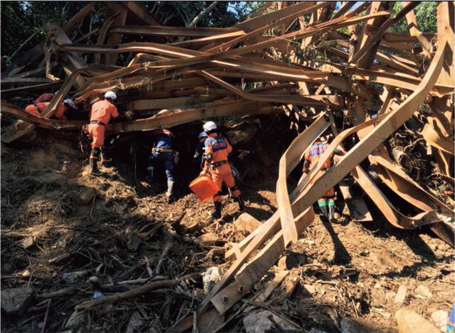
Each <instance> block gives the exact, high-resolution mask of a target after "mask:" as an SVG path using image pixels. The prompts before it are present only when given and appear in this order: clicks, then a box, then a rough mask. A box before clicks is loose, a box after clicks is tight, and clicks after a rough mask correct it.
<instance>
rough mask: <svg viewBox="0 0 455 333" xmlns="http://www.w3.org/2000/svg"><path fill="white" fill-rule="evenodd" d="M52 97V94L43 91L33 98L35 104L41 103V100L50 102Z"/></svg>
mask: <svg viewBox="0 0 455 333" xmlns="http://www.w3.org/2000/svg"><path fill="white" fill-rule="evenodd" d="M52 98H54V94H50V93H44V94H42V95H41V96H40V97H38V98H37V99H35V104H38V103H42V102H50V101H52Z"/></svg>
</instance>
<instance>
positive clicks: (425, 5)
mask: <svg viewBox="0 0 455 333" xmlns="http://www.w3.org/2000/svg"><path fill="white" fill-rule="evenodd" d="M437 6H438V2H432V1H428V2H421V3H420V4H419V5H418V6H417V7H416V8H415V9H414V13H415V16H416V21H417V27H418V29H419V30H420V31H422V32H437V17H436V7H437ZM402 9H403V5H402V3H401V2H396V3H395V6H394V7H393V12H394V13H393V15H394V16H395V15H396V13H398V12H399V11H400V10H402ZM388 31H389V32H408V31H409V30H408V23H407V21H406V18H402V19H401V20H400V21H399V22H398V23H396V24H394V25H393V26H391V27H390V28H389V30H388Z"/></svg>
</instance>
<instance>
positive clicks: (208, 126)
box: [202, 121, 216, 132]
mask: <svg viewBox="0 0 455 333" xmlns="http://www.w3.org/2000/svg"><path fill="white" fill-rule="evenodd" d="M202 128H203V129H204V131H205V132H212V131H214V130H216V124H215V123H214V122H213V121H208V122H206V123H205V124H204V126H202Z"/></svg>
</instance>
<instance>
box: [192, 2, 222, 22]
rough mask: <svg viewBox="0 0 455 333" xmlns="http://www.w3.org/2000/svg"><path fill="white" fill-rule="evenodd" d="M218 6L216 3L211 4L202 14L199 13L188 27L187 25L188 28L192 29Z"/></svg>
mask: <svg viewBox="0 0 455 333" xmlns="http://www.w3.org/2000/svg"><path fill="white" fill-rule="evenodd" d="M217 4H218V1H215V2H213V3H212V4H211V5H210V6H208V7H207V8H206V9H204V10H203V11H202V12H200V13H199V15H198V16H196V17H195V18H194V19H193V21H191V23H190V24H189V25H187V27H188V28H191V27H194V26H195V25H196V24H197V23H198V22H199V21H200V20H201V19H202V18H203V17H204V16H205V15H207V14H208V13H209V12H210V11H211V10H212V9H213V8H214V7H215V6H216V5H217Z"/></svg>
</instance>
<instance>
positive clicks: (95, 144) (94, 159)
mask: <svg viewBox="0 0 455 333" xmlns="http://www.w3.org/2000/svg"><path fill="white" fill-rule="evenodd" d="M116 98H117V95H116V94H115V93H114V92H113V91H108V92H107V93H105V94H104V99H103V100H100V101H98V102H95V103H94V104H93V105H92V109H91V111H90V124H89V125H88V126H87V131H88V134H89V135H90V137H91V138H92V142H91V147H92V151H91V153H90V174H92V175H95V176H96V175H101V172H100V170H98V159H99V158H100V155H101V157H102V158H103V162H110V161H112V159H111V158H109V157H108V156H107V152H106V147H104V126H106V124H108V123H109V121H110V120H111V118H117V117H118V111H117V108H116V107H115V105H114V104H113V103H114V100H115V99H116Z"/></svg>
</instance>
